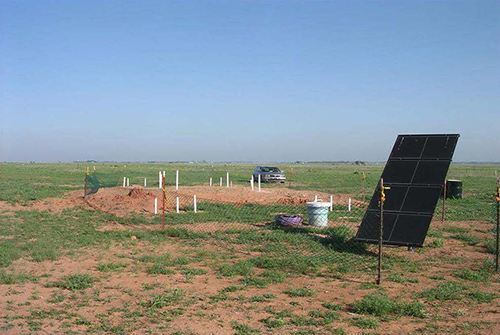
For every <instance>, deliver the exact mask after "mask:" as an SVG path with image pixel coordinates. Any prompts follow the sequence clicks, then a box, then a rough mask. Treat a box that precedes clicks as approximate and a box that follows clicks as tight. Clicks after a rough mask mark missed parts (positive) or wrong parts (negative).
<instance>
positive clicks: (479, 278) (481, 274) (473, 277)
mask: <svg viewBox="0 0 500 335" xmlns="http://www.w3.org/2000/svg"><path fill="white" fill-rule="evenodd" d="M453 276H455V277H457V278H460V279H464V280H468V281H472V282H488V281H489V280H490V278H491V276H492V273H491V272H489V271H487V270H485V269H480V270H477V271H474V270H470V269H462V270H456V271H454V272H453Z"/></svg>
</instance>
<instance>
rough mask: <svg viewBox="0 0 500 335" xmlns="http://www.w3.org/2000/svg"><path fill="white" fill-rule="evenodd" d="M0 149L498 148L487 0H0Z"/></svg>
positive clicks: (64, 155) (469, 152) (269, 155)
mask: <svg viewBox="0 0 500 335" xmlns="http://www.w3.org/2000/svg"><path fill="white" fill-rule="evenodd" d="M0 52H1V54H0V71H1V77H0V94H1V96H0V99H1V100H0V108H1V109H0V113H1V114H0V140H1V144H0V150H1V151H0V160H2V161H30V160H34V161H73V160H84V159H96V160H119V161H143V160H208V161H225V160H228V161H229V160H249V161H295V160H358V159H359V160H367V161H384V160H385V159H386V158H387V156H388V155H389V152H390V150H391V147H392V145H393V142H394V140H395V138H396V136H397V134H400V133H427V132H429V133H460V134H461V138H460V141H459V143H458V147H457V150H456V152H455V161H500V2H478V1H469V2H455V1H447V2H431V1H427V2H418V1H407V2H403V1H401V2H392V1H391V2H389V1H387V2H385V3H382V2H360V1H354V2H352V1H336V2H325V1H322V2H318V1H310V2H305V1H301V2H298V1H291V2H276V1H257V2H250V1H213V2H201V1H198V2H197V1H190V2H180V1H178V2H168V1H118V0H116V1H106V2H105V1H43V0H38V1H8V0H2V1H1V5H0Z"/></svg>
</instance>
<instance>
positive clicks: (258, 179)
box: [257, 174, 260, 192]
mask: <svg viewBox="0 0 500 335" xmlns="http://www.w3.org/2000/svg"><path fill="white" fill-rule="evenodd" d="M257 189H258V190H259V192H260V174H259V175H257Z"/></svg>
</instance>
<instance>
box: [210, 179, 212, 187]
mask: <svg viewBox="0 0 500 335" xmlns="http://www.w3.org/2000/svg"><path fill="white" fill-rule="evenodd" d="M210 187H212V177H210Z"/></svg>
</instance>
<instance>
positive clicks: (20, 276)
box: [0, 271, 40, 285]
mask: <svg viewBox="0 0 500 335" xmlns="http://www.w3.org/2000/svg"><path fill="white" fill-rule="evenodd" d="M39 279H40V278H39V277H37V276H35V275H33V274H30V273H12V272H6V271H2V272H0V283H1V284H4V285H12V284H24V283H26V282H32V283H36V282H38V281H39Z"/></svg>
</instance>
